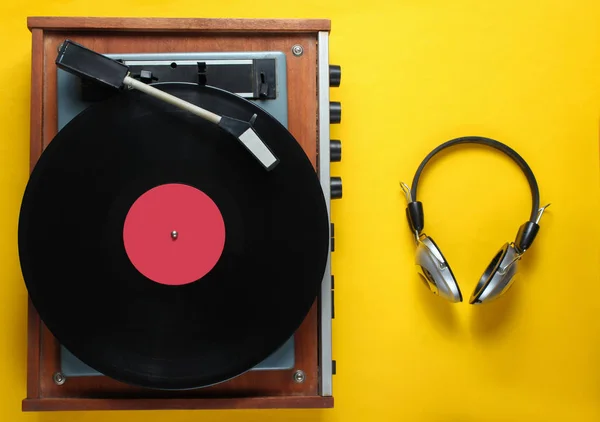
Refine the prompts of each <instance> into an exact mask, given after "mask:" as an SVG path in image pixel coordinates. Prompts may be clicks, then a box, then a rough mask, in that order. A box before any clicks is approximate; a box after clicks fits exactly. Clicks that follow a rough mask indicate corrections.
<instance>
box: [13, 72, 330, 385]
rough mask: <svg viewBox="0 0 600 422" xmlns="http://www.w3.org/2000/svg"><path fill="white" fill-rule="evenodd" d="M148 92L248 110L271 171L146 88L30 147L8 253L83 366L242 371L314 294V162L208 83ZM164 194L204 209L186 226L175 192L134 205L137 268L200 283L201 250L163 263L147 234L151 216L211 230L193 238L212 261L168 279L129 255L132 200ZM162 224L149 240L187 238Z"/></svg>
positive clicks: (189, 213)
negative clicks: (15, 235) (272, 162)
mask: <svg viewBox="0 0 600 422" xmlns="http://www.w3.org/2000/svg"><path fill="white" fill-rule="evenodd" d="M156 87H157V88H160V89H162V90H165V91H167V92H169V93H171V94H173V95H175V96H177V97H180V98H183V99H185V100H187V101H189V102H191V103H194V104H197V105H199V106H201V107H204V108H207V109H209V110H211V111H213V112H215V113H217V114H221V115H227V116H229V117H234V118H238V119H243V120H246V121H248V120H249V119H250V118H251V117H252V115H253V114H257V118H256V121H255V123H254V128H255V130H256V132H257V133H258V134H259V136H260V137H261V138H262V139H263V141H265V142H266V143H267V145H268V146H269V147H270V148H271V150H272V151H273V153H274V154H275V155H276V156H277V157H278V158H279V159H280V162H279V164H278V165H277V166H276V167H275V168H274V169H273V170H271V171H266V170H265V169H264V168H263V167H262V166H261V165H260V163H259V162H257V161H256V159H255V158H254V157H253V156H251V155H250V153H249V152H248V151H247V150H246V148H245V147H244V146H243V145H242V144H241V143H240V142H239V141H238V140H237V139H236V138H235V137H233V136H231V135H229V134H227V133H226V132H225V131H223V130H222V129H221V128H219V127H218V126H216V125H215V124H213V123H210V122H207V121H205V120H203V119H201V118H198V117H196V116H193V115H191V114H189V113H187V112H184V111H181V110H179V109H176V108H174V107H172V106H170V105H168V104H165V103H162V102H160V101H158V100H155V99H153V98H151V97H149V96H147V95H145V94H141V93H138V92H135V91H129V92H127V91H126V92H122V93H119V94H118V95H116V96H115V97H114V98H111V99H110V100H107V101H104V102H102V103H99V104H96V105H94V106H92V107H90V108H88V109H86V110H85V111H83V112H82V113H81V114H79V115H78V116H77V117H76V118H74V119H73V120H72V121H71V122H69V124H67V125H66V126H65V127H64V128H63V129H62V130H61V131H60V132H59V133H58V134H57V136H56V137H55V138H54V139H53V140H52V142H51V143H50V144H49V145H48V147H47V148H46V150H45V151H44V152H43V154H42V156H41V157H40V159H39V161H38V163H37V165H36V166H35V168H34V169H33V171H32V174H31V177H30V180H29V182H28V185H27V188H26V190H25V194H24V197H23V202H22V207H21V213H20V220H19V255H20V260H21V267H22V272H23V277H24V280H25V283H26V286H27V289H28V291H29V294H30V297H31V300H32V302H33V304H34V306H35V308H36V310H37V311H38V313H39V315H40V317H41V319H42V320H43V322H44V323H45V324H46V325H47V327H48V328H49V329H50V331H51V332H52V333H53V335H54V336H55V337H56V338H57V340H58V341H59V342H60V343H61V344H63V345H64V346H65V347H66V348H67V349H69V351H71V352H72V353H73V354H74V355H75V356H77V357H78V358H79V359H81V360H82V361H83V362H84V363H86V364H88V365H89V366H91V367H92V368H94V369H96V370H97V371H99V372H101V373H102V374H104V375H107V376H109V377H112V378H114V379H117V380H120V381H123V382H126V383H130V384H134V385H139V386H144V387H148V388H161V389H187V388H198V387H203V386H207V385H211V384H214V383H218V382H222V381H225V380H227V379H230V378H232V377H235V376H237V375H239V374H241V373H244V372H246V371H247V370H250V369H251V368H252V367H254V366H255V365H257V364H258V363H260V362H261V361H262V360H264V359H265V358H267V357H268V356H269V355H270V354H271V353H272V352H273V351H275V350H276V349H277V348H278V347H279V346H281V345H282V344H283V343H284V342H285V341H286V340H287V339H288V338H290V337H291V336H292V335H293V333H294V332H295V330H296V329H297V328H298V327H299V326H300V324H301V323H302V321H303V319H304V317H305V316H306V314H307V313H308V311H309V309H310V307H311V305H312V304H313V303H314V301H315V299H316V297H317V295H318V292H319V288H320V284H321V281H322V277H323V274H324V269H325V265H326V260H327V254H328V228H329V227H328V224H329V223H328V216H327V209H326V203H325V199H324V197H323V193H322V190H321V186H320V182H319V180H318V177H317V175H316V172H315V170H314V168H313V166H312V164H311V163H310V161H309V159H308V158H307V156H306V154H305V153H304V151H303V150H302V148H301V147H300V145H299V144H298V143H297V141H296V140H295V139H294V138H293V137H292V135H291V134H290V133H289V132H288V131H287V130H286V129H285V127H283V126H282V125H281V124H280V123H279V122H278V121H277V120H275V119H274V118H273V117H272V116H270V115H269V114H268V113H266V112H265V111H264V110H262V109H261V108H259V107H256V106H255V105H254V104H253V103H251V102H249V101H247V100H244V99H242V98H240V97H238V96H236V95H233V94H231V93H228V92H226V91H223V90H219V89H216V88H210V87H200V86H197V85H193V84H175V83H173V84H158V85H156ZM165 186H176V187H178V189H180V190H181V189H183V190H184V191H185V190H186V189H187V190H189V191H193V192H196V193H195V194H194V195H195V196H194V195H192V196H193V197H194V198H196V199H198V198H200V199H199V201H200V202H201V201H205V202H206V201H208V202H210V203H211V204H213V205H214V207H213V208H212V210H213V211H215V210H217V211H216V213H215V212H213V211H211V212H213V214H211V215H210V216H209V214H206V215H205V214H202V213H198V215H197V219H196V218H195V217H196V214H195V213H196V211H195V210H196V208H194V207H195V206H196V205H197V204H196V205H194V204H191V205H189V207H188V206H187V205H186V200H185V198H186V197H185V195H184V196H183V197H177V195H178V194H177V192H175V191H171V193H173V192H175V194H174V195H175V196H174V197H173V198H175V199H172V198H170V196H169V195H168V194H167V195H165V196H162V197H161V196H160V195H158V196H157V198H158V200H157V198H154V202H152V201H150V202H149V205H148V204H146V205H144V206H142V205H140V207H141V208H140V209H141V212H138V213H137V214H138V217H137V220H136V224H137V225H138V226H139V227H138V228H137V229H136V230H137V232H135V233H137V234H136V236H137V237H135V236H134V237H133V238H132V239H134V240H135V241H136V242H137V243H136V244H137V246H135V247H137V248H138V250H137V252H136V253H137V254H138V255H140V254H141V255H142V256H146V260H145V261H144V262H143V263H144V265H147V266H148V268H150V269H149V270H148V271H150V273H151V272H152V271H154V273H153V274H156V271H159V270H161V268H162V270H164V271H163V272H162V273H161V275H156V279H157V280H158V279H159V278H160V277H163V278H164V277H166V278H167V279H168V278H169V274H180V275H182V277H183V279H185V277H188V278H189V277H190V274H191V275H193V274H199V273H198V272H196V273H195V272H194V271H195V269H197V266H195V265H196V264H194V262H196V261H198V262H200V261H202V259H203V258H202V256H203V255H202V254H203V253H204V252H203V251H197V250H192V252H193V253H192V255H190V256H191V258H190V256H187V258H186V257H185V256H183V255H181V254H173V255H169V253H170V252H169V251H170V248H171V246H170V245H171V244H168V243H164V242H166V240H164V239H162V238H161V241H160V242H162V243H160V242H159V243H160V248H154V249H153V244H152V242H147V239H146V237H144V236H147V235H148V236H150V234H152V233H153V230H154V227H155V225H154V223H152V222H153V221H154V220H152V219H153V218H154V219H155V220H156V221H162V220H161V218H163V217H164V216H161V215H162V214H161V212H163V211H161V210H164V209H166V210H167V211H168V212H170V213H172V214H173V215H175V214H177V215H180V217H177V218H181V222H182V223H181V224H183V225H184V226H186V224H187V225H188V226H189V227H192V228H193V227H196V226H195V225H200V226H201V228H202V227H203V230H204V229H206V230H209V231H210V230H213V229H214V233H213V234H207V236H206V237H207V238H211V236H212V238H213V239H212V240H210V239H208V240H207V239H205V240H202V242H209V241H210V242H212V243H211V245H212V246H210V245H209V246H210V248H208V249H207V251H208V252H207V254H210V253H212V255H213V258H212V259H213V260H214V262H212V263H211V262H209V263H208V264H207V265H205V266H204V268H203V269H201V270H199V271H200V273H202V276H201V277H200V278H199V279H197V280H189V279H188V280H183V279H182V280H183V281H182V282H181V284H179V285H168V284H165V283H163V282H160V280H158V282H157V281H156V280H153V279H152V277H154V276H147V275H145V274H144V273H143V272H144V270H140V268H142V267H141V266H136V265H134V261H133V260H132V258H131V257H132V255H130V253H129V252H128V250H127V248H126V243H127V241H128V240H127V239H128V237H127V236H128V235H127V234H126V233H125V231H124V230H125V229H124V228H126V226H127V219H128V216H130V215H132V214H133V211H132V210H133V209H134V208H135V207H134V205H135V204H138V203H141V202H139V201H140V198H142V197H144V194H148V192H153V189H155V188H160V189H162V187H165ZM154 192H158V191H154ZM177 198H179V199H177ZM181 198H183V200H182V199H181ZM207 198H209V199H207ZM171 200H173V201H174V202H171ZM177 201H179V202H177ZM192 202H193V201H192ZM169 206H170V207H171V208H169ZM144 207H145V208H144ZM200 208H201V206H200ZM138 211H139V210H138ZM167 211H165V212H167ZM169 215H171V214H169ZM215 215H217V217H215ZM219 216H220V217H219ZM132 218H133V217H132ZM215 218H216V219H215ZM186 219H187V220H186ZM167 220H168V218H167ZM184 220H185V221H187V223H185V221H184ZM173 221H175V223H174V225H173V231H174V232H175V234H173V233H172V232H170V231H169V232H168V233H167V232H165V233H162V231H165V230H167V229H169V227H170V226H168V225H166V226H165V227H162V226H161V228H160V230H162V231H161V233H160V236H163V234H164V235H165V236H166V237H165V238H169V241H172V242H178V241H181V242H188V241H190V239H189V237H188V238H186V237H185V236H186V234H187V233H186V231H185V229H184V230H183V231H182V230H181V229H180V228H179V229H180V231H179V232H176V229H177V227H176V226H177V224H179V222H178V220H176V219H175V220H173ZM184 223H185V224H184ZM196 223H197V224H196ZM221 223H222V225H221ZM144 224H146V226H144ZM200 226H199V227H200ZM132 227H133V226H132ZM140 227H141V229H140ZM144 227H145V228H144ZM149 227H150V229H149ZM196 228H197V227H196ZM132 230H133V229H132ZM190 230H191V229H190ZM134 231H135V230H134ZM150 232H152V233H150ZM148 233H150V234H148ZM211 233H212V232H211ZM196 234H197V233H196ZM169 236H170V237H169ZM177 236H178V237H179V238H177ZM215 239H216V240H215ZM219 241H220V242H221V243H222V244H221V245H220V246H219V245H218V243H219ZM215 242H216V243H215ZM134 243H135V242H134ZM144 244H147V245H146V246H147V250H144V249H143V247H144ZM175 244H176V243H173V245H175ZM182 244H183V243H182ZM200 244H201V243H200ZM215 244H217V246H214V245H215ZM140 245H141V246H140ZM139 248H142V249H139ZM161 248H163V249H164V251H165V252H164V253H163V249H161ZM211 248H212V249H211ZM140 251H141V252H140ZM157 251H158V252H157ZM187 252H189V248H188V250H187ZM132 253H133V252H132ZM144 254H146V255H144ZM152 254H154V255H152ZM215 254H216V255H215ZM182 256H183V257H182ZM148 257H150V258H151V259H150V258H148ZM182 259H188V260H189V261H190V262H191V264H189V265H190V268H192V269H193V270H192V271H187V270H186V268H187V267H186V265H187V264H186V263H185V262H183V261H182ZM142 261H143V259H142ZM182 262H183V263H182ZM198 265H199V264H198ZM151 267H154V269H152V268H151ZM158 267H160V268H158ZM157 268H158V269H157ZM162 270H161V271H162ZM186 271H187V273H186ZM159 272H160V271H159ZM150 273H149V274H150ZM190 281H191V282H190Z"/></svg>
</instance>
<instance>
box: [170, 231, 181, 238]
mask: <svg viewBox="0 0 600 422" xmlns="http://www.w3.org/2000/svg"><path fill="white" fill-rule="evenodd" d="M177 236H179V233H177V232H176V231H175V230H173V231H172V232H171V239H173V240H175V239H177Z"/></svg>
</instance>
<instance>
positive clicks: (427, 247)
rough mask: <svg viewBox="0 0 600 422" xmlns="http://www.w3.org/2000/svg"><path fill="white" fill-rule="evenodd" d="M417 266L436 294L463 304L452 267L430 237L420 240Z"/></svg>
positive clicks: (426, 282)
mask: <svg viewBox="0 0 600 422" xmlns="http://www.w3.org/2000/svg"><path fill="white" fill-rule="evenodd" d="M415 264H416V266H417V272H418V273H419V274H420V275H421V276H422V277H423V281H425V284H426V285H427V287H429V289H430V290H431V291H432V292H433V293H434V294H436V295H439V296H441V297H443V298H444V299H447V300H449V301H450V302H462V293H461V292H460V288H459V287H458V283H456V279H455V278H454V274H452V270H451V269H450V265H448V262H447V261H446V259H445V258H444V255H442V252H441V251H440V249H439V248H438V247H437V245H436V244H435V242H434V241H433V239H431V238H430V237H429V236H424V237H423V238H422V239H420V240H419V243H418V246H417V253H416V259H415Z"/></svg>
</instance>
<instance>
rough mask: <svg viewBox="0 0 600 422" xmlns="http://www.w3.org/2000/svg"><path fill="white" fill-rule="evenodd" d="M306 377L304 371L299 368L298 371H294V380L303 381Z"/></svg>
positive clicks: (299, 382)
mask: <svg viewBox="0 0 600 422" xmlns="http://www.w3.org/2000/svg"><path fill="white" fill-rule="evenodd" d="M305 379H306V375H304V371H302V370H300V369H298V370H297V371H296V372H294V381H295V382H297V383H298V384H301V383H303V382H304V380H305Z"/></svg>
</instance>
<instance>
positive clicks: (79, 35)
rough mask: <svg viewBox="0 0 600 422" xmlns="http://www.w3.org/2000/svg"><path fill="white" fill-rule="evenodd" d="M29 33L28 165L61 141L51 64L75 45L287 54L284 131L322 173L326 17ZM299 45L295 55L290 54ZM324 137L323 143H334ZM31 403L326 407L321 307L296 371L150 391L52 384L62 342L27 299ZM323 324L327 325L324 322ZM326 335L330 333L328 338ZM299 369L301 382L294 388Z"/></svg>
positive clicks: (76, 24)
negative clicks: (321, 68) (65, 46)
mask: <svg viewBox="0 0 600 422" xmlns="http://www.w3.org/2000/svg"><path fill="white" fill-rule="evenodd" d="M27 24H28V27H29V29H30V30H31V33H32V61H31V65H32V75H31V134H30V143H31V150H30V151H31V160H30V165H31V168H33V166H35V163H36V162H37V160H38V158H39V157H40V155H41V153H42V151H43V150H44V148H45V147H46V146H47V145H48V143H49V142H50V141H51V140H52V138H53V137H54V135H55V134H56V132H57V130H58V127H57V106H56V100H57V89H56V67H55V65H54V59H55V55H56V51H57V47H58V45H59V44H60V42H62V40H64V39H66V38H69V39H72V40H75V41H79V42H82V43H84V44H87V45H88V46H90V47H92V48H94V49H95V50H96V51H99V52H105V53H115V52H116V53H129V52H132V53H144V52H149V53H158V52H164V51H168V52H188V51H283V52H285V53H286V56H287V60H288V69H287V72H288V91H289V95H288V114H289V122H288V128H289V130H290V132H291V133H292V134H293V135H294V137H295V138H296V139H297V140H298V142H299V144H300V145H301V146H302V148H303V149H304V150H305V152H306V153H307V155H308V157H309V158H310V160H311V162H312V163H313V165H314V166H315V169H317V168H318V154H317V152H318V147H319V125H318V119H317V116H318V115H319V104H318V101H317V98H318V87H317V81H318V70H317V66H316V64H317V63H318V52H319V47H318V37H319V34H320V33H328V32H329V30H330V22H329V21H328V20H273V19H268V20H260V19H258V20H257V19H246V20H244V19H145V18H127V19H121V18H66V17H56V18H54V17H39V18H29V20H28V22H27ZM295 44H301V45H302V46H303V47H304V54H303V55H302V56H301V57H295V56H294V55H293V54H292V51H291V47H292V46H293V45H295ZM328 141H329V140H328V139H327V140H326V141H325V142H328ZM28 305H29V312H28V359H27V398H25V399H24V400H23V402H22V409H23V411H53V410H60V411H64V410H111V409H120V410H136V409H140V410H141V409H242V408H244V409H259V408H330V407H333V397H331V396H329V395H328V394H327V395H325V394H321V386H322V380H323V378H322V370H321V363H320V347H321V338H320V321H321V318H322V315H321V314H320V310H319V300H317V301H316V302H315V304H314V305H313V307H312V308H311V311H310V312H309V314H308V315H307V316H306V318H305V320H304V322H303V323H302V325H301V326H300V328H299V329H298V330H297V331H296V335H295V367H294V368H293V369H291V370H281V371H279V370H278V371H249V372H247V373H245V374H243V375H241V376H239V377H237V378H234V379H232V380H229V381H226V382H224V383H221V384H217V385H214V386H211V387H207V388H203V389H197V390H189V391H183V392H182V391H179V392H176V391H152V390H147V389H142V388H138V387H134V386H130V385H125V384H122V383H120V382H118V381H115V380H113V379H111V378H108V377H105V376H95V377H78V378H70V379H67V380H66V382H65V383H64V384H62V385H59V384H60V383H58V384H57V383H56V382H55V381H54V379H53V376H54V374H56V373H57V372H59V371H60V352H59V350H60V344H59V343H58V341H57V340H56V339H55V338H54V337H53V336H52V334H51V333H50V331H49V330H48V329H47V328H46V327H45V325H44V324H43V322H42V321H41V320H40V317H39V315H38V313H37V312H36V310H35V308H34V306H33V305H32V303H31V302H29V304H28ZM325 318H329V315H326V316H325ZM329 334H330V333H329ZM296 370H302V371H303V372H304V374H305V380H304V382H295V381H294V373H295V371H296Z"/></svg>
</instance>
